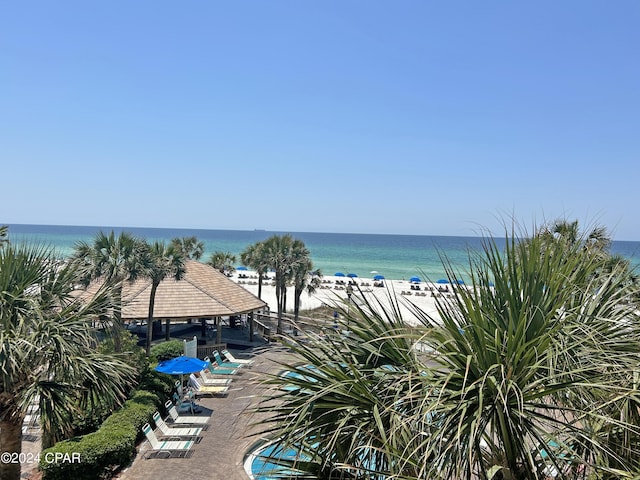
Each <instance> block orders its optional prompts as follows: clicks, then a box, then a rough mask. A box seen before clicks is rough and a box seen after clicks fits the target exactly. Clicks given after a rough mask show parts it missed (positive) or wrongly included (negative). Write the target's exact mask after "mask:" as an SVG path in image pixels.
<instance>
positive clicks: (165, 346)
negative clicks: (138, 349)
mask: <svg viewBox="0 0 640 480" xmlns="http://www.w3.org/2000/svg"><path fill="white" fill-rule="evenodd" d="M150 353H151V359H150V360H151V361H156V362H161V361H163V360H169V359H170V358H175V357H179V356H180V355H182V354H183V353H184V342H183V341H182V340H169V341H168V342H162V343H159V344H158V345H154V346H153V347H151V352H150Z"/></svg>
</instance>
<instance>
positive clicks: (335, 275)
mask: <svg viewBox="0 0 640 480" xmlns="http://www.w3.org/2000/svg"><path fill="white" fill-rule="evenodd" d="M333 276H334V277H344V276H345V275H344V273H342V272H336V273H334V274H333Z"/></svg>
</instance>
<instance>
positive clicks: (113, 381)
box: [0, 245, 135, 479]
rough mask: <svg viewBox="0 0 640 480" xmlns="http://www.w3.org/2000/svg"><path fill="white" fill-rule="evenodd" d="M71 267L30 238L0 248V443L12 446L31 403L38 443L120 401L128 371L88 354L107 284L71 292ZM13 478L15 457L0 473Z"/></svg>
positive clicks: (107, 305)
mask: <svg viewBox="0 0 640 480" xmlns="http://www.w3.org/2000/svg"><path fill="white" fill-rule="evenodd" d="M78 282H79V276H78V272H77V270H76V269H75V267H74V266H72V265H68V264H61V263H60V262H58V261H57V259H56V258H55V257H54V255H53V253H52V252H51V251H49V250H48V249H47V248H45V247H41V246H37V245H6V246H5V247H4V248H2V249H0V325H1V328H0V445H2V450H3V451H4V452H20V448H21V438H22V429H21V427H22V421H23V419H24V415H25V412H26V411H27V409H28V408H29V406H30V405H32V404H34V403H35V404H36V405H38V406H39V413H40V419H41V426H42V430H43V446H44V447H47V446H50V445H51V444H52V443H53V442H55V441H56V440H59V439H61V438H62V437H64V436H65V435H67V434H68V433H70V432H71V428H72V422H73V419H74V417H75V416H76V415H77V414H78V413H79V412H82V411H83V410H86V409H87V408H88V407H89V406H91V405H93V404H99V405H101V406H107V407H108V406H114V405H117V404H118V403H119V402H121V401H123V400H124V399H125V397H126V393H127V392H128V389H129V388H130V386H131V385H132V383H133V381H134V374H135V371H134V369H133V368H132V367H130V366H128V365H127V364H126V363H124V362H122V361H120V360H119V359H118V358H117V357H115V356H113V355H101V354H98V353H96V337H95V332H94V329H93V328H92V325H93V323H94V322H95V320H96V319H97V318H98V317H99V316H101V315H105V314H106V313H107V312H108V311H110V310H111V309H112V308H113V302H112V298H113V297H112V295H111V292H110V291H109V289H108V288H105V289H103V290H101V291H100V292H99V293H98V294H97V295H96V296H95V297H94V298H93V299H91V300H90V301H80V300H78V299H77V298H76V296H75V295H74V294H73V287H74V285H76V284H77V283H78ZM19 477H20V465H19V464H17V463H13V464H10V463H4V462H3V463H2V464H0V478H3V479H4V478H6V479H12V478H16V479H17V478H19Z"/></svg>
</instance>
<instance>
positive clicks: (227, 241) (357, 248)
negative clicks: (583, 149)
mask: <svg viewBox="0 0 640 480" xmlns="http://www.w3.org/2000/svg"><path fill="white" fill-rule="evenodd" d="M111 230H113V231H115V232H116V233H119V232H121V231H126V232H129V233H131V234H133V235H135V236H137V237H140V238H144V239H146V240H147V241H155V240H160V241H170V240H171V239H172V238H176V237H190V236H196V237H197V238H198V239H199V240H201V241H202V242H204V244H205V254H204V256H203V258H202V260H203V261H205V260H206V259H207V258H208V257H209V256H210V255H211V253H213V252H215V251H225V252H230V253H232V254H234V255H236V256H237V257H238V262H239V261H240V260H239V254H240V252H242V251H243V250H244V249H245V248H246V247H247V246H249V245H251V244H253V243H255V242H258V241H261V240H265V239H266V238H268V237H270V236H271V235H275V234H283V233H289V234H291V235H292V236H293V237H295V238H297V239H300V240H302V241H303V242H304V243H305V245H306V246H307V248H308V249H309V251H310V252H311V258H312V259H313V263H314V266H315V267H316V268H320V270H321V271H322V274H323V275H333V274H334V273H336V272H342V273H345V274H347V273H355V274H356V275H358V276H359V277H364V278H371V277H372V276H373V275H376V274H380V275H384V276H385V278H388V279H393V280H403V279H405V280H406V279H409V278H410V277H412V276H419V277H421V278H422V279H423V280H426V281H436V280H438V279H440V278H444V277H445V273H444V268H443V266H442V264H443V262H442V259H443V258H446V259H447V260H448V261H449V262H450V263H451V264H452V265H453V266H454V267H455V269H456V270H457V271H458V272H459V273H460V275H459V277H461V278H463V279H466V278H467V275H465V272H466V271H467V270H468V265H469V253H470V252H479V251H481V249H482V242H483V239H482V238H481V237H453V236H431V235H386V234H385V235H375V234H355V233H318V232H271V231H264V230H198V229H183V228H180V229H177V228H134V227H126V228H125V227H99V226H95V227H89V226H63V225H18V224H16V225H9V240H10V241H11V242H32V243H38V244H45V245H47V246H50V247H52V248H54V249H55V251H56V253H57V254H58V255H59V256H61V257H66V256H69V255H70V254H71V253H72V252H73V249H74V246H75V245H76V243H77V242H80V241H85V242H91V241H92V239H93V238H94V236H95V235H96V233H98V232H100V231H103V232H105V233H108V232H110V231H111ZM497 242H498V243H499V244H500V243H504V240H503V239H500V238H497ZM611 253H613V254H619V255H622V256H624V257H626V258H629V259H630V261H631V263H632V265H633V266H634V267H635V268H636V269H637V268H639V267H640V242H637V241H614V242H613V244H612V246H611ZM239 265H240V263H238V264H237V266H239ZM372 272H377V273H372Z"/></svg>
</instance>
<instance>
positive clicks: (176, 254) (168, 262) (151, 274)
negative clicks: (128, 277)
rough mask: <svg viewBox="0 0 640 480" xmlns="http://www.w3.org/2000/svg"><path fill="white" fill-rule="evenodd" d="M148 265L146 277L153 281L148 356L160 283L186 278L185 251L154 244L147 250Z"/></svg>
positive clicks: (167, 323)
mask: <svg viewBox="0 0 640 480" xmlns="http://www.w3.org/2000/svg"><path fill="white" fill-rule="evenodd" d="M147 256H148V263H147V269H146V271H145V276H146V277H148V278H149V279H150V280H151V293H150V294H149V317H148V318H147V355H150V354H151V340H152V338H153V307H154V305H155V299H156V292H157V290H158V286H159V285H160V282H162V281H163V280H164V279H166V278H170V277H172V278H173V279H175V280H181V279H182V278H183V277H184V273H185V266H184V262H185V260H184V256H183V251H182V249H181V248H180V247H179V246H176V245H175V244H173V243H171V244H169V245H168V246H167V245H166V244H165V243H164V242H153V243H152V244H151V245H149V247H148V250H147ZM169 328H170V319H169V318H167V319H166V328H165V334H166V340H167V341H168V340H169V339H170V332H169Z"/></svg>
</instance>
